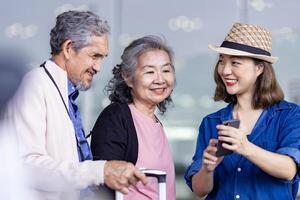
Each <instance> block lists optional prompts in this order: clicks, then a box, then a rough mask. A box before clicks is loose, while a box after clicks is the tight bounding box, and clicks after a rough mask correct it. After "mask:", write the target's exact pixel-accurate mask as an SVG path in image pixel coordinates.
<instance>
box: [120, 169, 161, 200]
mask: <svg viewBox="0 0 300 200" xmlns="http://www.w3.org/2000/svg"><path fill="white" fill-rule="evenodd" d="M140 170H141V171H142V172H143V173H144V174H145V175H146V176H148V177H155V178H157V182H158V192H159V200H166V199H167V191H166V176H167V174H166V172H164V171H160V170H155V169H145V168H142V169H140ZM116 200H123V194H122V193H121V192H118V191H116Z"/></svg>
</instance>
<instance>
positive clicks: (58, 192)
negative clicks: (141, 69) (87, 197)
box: [7, 11, 147, 200]
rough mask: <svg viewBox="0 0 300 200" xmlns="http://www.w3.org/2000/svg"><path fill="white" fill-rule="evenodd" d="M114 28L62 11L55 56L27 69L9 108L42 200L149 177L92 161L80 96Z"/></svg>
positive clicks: (122, 187)
mask: <svg viewBox="0 0 300 200" xmlns="http://www.w3.org/2000/svg"><path fill="white" fill-rule="evenodd" d="M108 33H109V26H108V24H107V23H106V21H102V20H101V19H100V18H99V17H98V16H97V15H95V14H93V13H91V12H79V11H68V12H64V13H62V14H60V15H59V16H58V17H57V19H56V25H55V27H54V28H53V29H52V30H51V33H50V45H51V54H52V56H51V58H50V59H49V60H47V61H46V62H44V63H43V64H42V65H41V67H39V68H36V69H33V70H32V71H30V72H29V73H27V74H26V75H25V77H24V79H23V81H22V83H21V85H20V87H19V89H18V91H17V94H16V95H15V97H14V99H13V100H12V101H11V102H10V104H9V106H8V112H7V119H8V124H10V125H11V127H14V129H15V130H14V132H15V133H16V138H17V142H18V148H19V152H20V155H21V158H22V163H23V164H24V169H25V172H26V173H27V175H28V177H30V178H29V179H30V181H29V184H30V192H31V195H32V194H33V195H34V196H35V197H37V199H64V200H65V199H72V200H73V199H78V198H79V196H80V195H79V193H80V191H82V190H83V189H85V188H87V187H89V186H93V185H95V186H97V185H100V184H106V185H107V186H108V187H110V188H112V189H115V190H119V191H121V192H123V193H127V192H128V187H129V185H130V184H135V183H137V182H138V181H140V180H141V181H142V182H143V183H144V184H145V183H146V182H147V180H146V177H145V175H144V174H143V173H141V172H140V171H139V170H138V169H136V168H135V167H134V166H133V165H132V164H130V163H127V162H124V161H92V158H93V157H92V154H91V151H90V147H89V145H88V142H87V141H86V138H85V134H84V131H83V127H82V123H81V118H80V113H79V110H78V107H77V105H76V104H75V99H76V98H77V97H78V94H79V91H80V90H81V91H83V90H87V89H89V88H90V87H91V83H92V80H93V77H94V75H95V74H97V73H98V72H99V71H100V67H101V62H102V60H103V59H104V58H105V57H106V56H107V54H108Z"/></svg>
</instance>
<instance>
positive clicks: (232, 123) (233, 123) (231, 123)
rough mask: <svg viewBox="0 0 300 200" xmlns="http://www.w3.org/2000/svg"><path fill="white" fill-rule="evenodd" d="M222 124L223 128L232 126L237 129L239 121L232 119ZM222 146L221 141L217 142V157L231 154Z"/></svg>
mask: <svg viewBox="0 0 300 200" xmlns="http://www.w3.org/2000/svg"><path fill="white" fill-rule="evenodd" d="M222 124H223V125H225V126H232V127H234V128H239V127H240V120H238V119H232V120H228V121H224V122H223V123H222ZM222 144H223V142H222V141H219V142H218V144H217V148H218V150H217V152H216V156H217V157H220V156H225V155H228V154H231V153H233V152H232V151H231V150H228V149H225V148H223V147H222Z"/></svg>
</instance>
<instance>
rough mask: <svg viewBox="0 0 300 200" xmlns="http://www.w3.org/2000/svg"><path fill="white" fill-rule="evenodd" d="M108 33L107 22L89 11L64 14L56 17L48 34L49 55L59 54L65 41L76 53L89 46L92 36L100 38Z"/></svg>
mask: <svg viewBox="0 0 300 200" xmlns="http://www.w3.org/2000/svg"><path fill="white" fill-rule="evenodd" d="M109 31H110V27H109V25H108V23H107V21H103V20H101V19H100V17H99V16H98V15H95V14H94V13H92V12H90V11H67V12H64V13H62V14H60V15H58V16H57V17H56V25H55V27H53V28H52V30H51V32H50V46H51V54H52V55H57V54H59V53H60V52H61V50H62V49H61V45H62V44H63V43H64V42H65V41H66V40H71V41H72V42H73V44H72V47H73V48H74V49H75V51H78V50H80V49H81V48H83V47H85V46H87V45H88V44H89V39H90V38H91V37H92V36H100V37H101V36H103V35H105V34H108V33H109Z"/></svg>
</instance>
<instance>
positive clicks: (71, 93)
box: [68, 79, 79, 102]
mask: <svg viewBox="0 0 300 200" xmlns="http://www.w3.org/2000/svg"><path fill="white" fill-rule="evenodd" d="M78 95H79V92H78V90H77V89H76V86H75V85H74V84H73V83H72V82H71V81H70V79H68V97H69V99H70V100H72V102H74V101H75V100H76V99H77V97H78Z"/></svg>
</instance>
